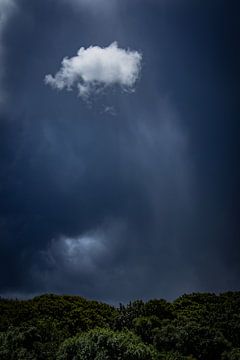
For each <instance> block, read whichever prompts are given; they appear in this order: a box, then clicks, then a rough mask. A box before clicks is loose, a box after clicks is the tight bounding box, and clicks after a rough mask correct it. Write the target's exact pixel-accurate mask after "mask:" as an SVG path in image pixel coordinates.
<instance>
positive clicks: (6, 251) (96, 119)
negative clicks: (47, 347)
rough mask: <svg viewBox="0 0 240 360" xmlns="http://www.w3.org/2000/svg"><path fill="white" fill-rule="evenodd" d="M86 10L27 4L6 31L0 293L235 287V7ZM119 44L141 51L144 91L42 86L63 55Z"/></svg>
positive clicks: (149, 4)
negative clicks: (93, 92)
mask: <svg viewBox="0 0 240 360" xmlns="http://www.w3.org/2000/svg"><path fill="white" fill-rule="evenodd" d="M99 2H100V0H99ZM76 3H77V1H76V2H75V3H74V4H73V2H72V4H71V5H70V4H69V3H66V2H64V1H41V2H32V1H30V0H21V1H18V4H17V7H18V11H17V12H16V13H15V14H12V16H11V17H10V18H9V19H8V21H7V23H6V25H4V28H5V30H4V34H3V37H2V40H1V42H2V44H3V46H4V63H5V68H4V79H3V81H2V82H1V88H2V89H3V90H4V91H5V92H6V93H7V94H8V97H7V98H6V100H5V101H4V103H2V104H1V109H0V161H1V170H0V198H1V203H0V231H1V241H0V254H1V255H0V256H1V261H0V273H1V276H0V293H1V294H8V295H15V294H17V295H19V296H31V295H32V294H34V293H41V292H58V293H75V294H81V295H85V296H89V297H92V298H97V299H101V300H107V301H111V302H118V301H127V300H129V299H131V298H139V297H141V298H150V297H167V298H173V297H176V296H178V295H180V294H181V293H183V292H189V291H222V290H227V289H237V288H238V287H239V272H240V271H239V270H240V269H239V256H238V254H239V253H240V252H239V243H238V236H239V232H238V227H237V202H236V200H235V199H236V194H237V183H238V179H239V177H238V174H237V158H236V156H235V154H236V150H237V136H236V134H237V132H236V129H237V122H236V105H237V102H236V91H235V90H236V88H235V86H236V84H235V81H234V73H235V69H236V63H235V60H234V51H233V49H234V47H235V48H236V44H237V42H236V41H237V36H236V31H237V28H236V27H235V17H234V14H235V13H236V12H235V11H234V9H233V8H232V9H230V8H229V7H228V6H227V5H226V4H225V3H224V2H223V1H220V2H219V1H218V2H214V6H213V5H209V4H207V3H206V4H196V5H193V4H192V2H190V1H182V2H181V6H179V5H178V4H177V3H175V2H171V3H165V2H158V1H144V0H142V1H141V0H139V1H131V3H129V2H127V1H122V2H121V3H120V2H115V5H114V9H113V8H111V9H108V10H107V8H106V7H103V6H100V7H98V6H97V4H95V5H96V6H93V7H91V9H90V8H89V7H88V8H86V6H85V4H83V3H84V2H83V1H82V2H81V4H80V2H79V3H78V4H77V8H76ZM105 5H106V4H105ZM223 23H224V24H225V25H224V29H223V27H222V24H223ZM115 40H116V41H117V42H118V44H119V46H120V47H121V48H123V49H127V48H130V49H135V50H136V51H138V52H141V53H142V54H143V62H142V72H141V79H140V80H139V82H138V84H137V86H136V91H135V93H124V92H121V91H120V92H119V91H116V89H114V88H112V89H111V91H108V92H105V93H103V94H101V97H98V96H96V97H95V98H94V100H93V101H92V103H91V104H84V103H83V102H80V101H79V100H78V99H77V97H75V96H72V94H71V93H68V92H67V93H65V92H54V91H52V89H51V88H49V87H46V86H45V84H44V82H43V79H44V76H45V75H46V74H48V73H51V74H54V73H55V72H56V69H58V67H59V61H60V60H61V59H62V58H63V57H64V56H66V54H68V56H69V57H72V56H74V54H75V53H76V49H78V48H79V46H83V47H85V48H88V47H89V46H90V45H98V46H100V47H106V46H108V45H109V44H110V43H112V42H113V41H115ZM106 109H113V111H106ZM113 115H114V116H113ZM234 201H235V202H234Z"/></svg>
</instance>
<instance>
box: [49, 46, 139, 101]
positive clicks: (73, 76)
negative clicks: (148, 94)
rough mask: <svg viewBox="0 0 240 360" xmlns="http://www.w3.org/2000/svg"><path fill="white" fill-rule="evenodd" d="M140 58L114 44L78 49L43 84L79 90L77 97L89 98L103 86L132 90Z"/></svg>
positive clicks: (137, 75) (135, 52) (60, 88)
mask: <svg viewBox="0 0 240 360" xmlns="http://www.w3.org/2000/svg"><path fill="white" fill-rule="evenodd" d="M141 60H142V55H141V54H140V53H139V52H138V51H131V50H125V49H121V48H119V47H118V44H117V42H113V43H112V44H111V45H109V46H108V47H105V48H104V47H100V46H90V47H89V48H87V49H85V48H84V47H81V48H80V49H79V50H78V52H77V55H76V56H74V57H72V58H68V57H65V58H64V59H63V61H62V66H61V68H60V70H59V71H58V72H57V73H56V74H55V76H52V75H50V74H49V75H46V76H45V83H46V84H48V85H50V86H52V87H53V88H55V89H58V90H63V89H64V88H66V89H67V90H72V89H73V88H75V87H76V88H77V89H78V93H79V96H81V97H82V98H88V97H89V96H90V95H91V94H94V93H96V92H99V91H101V89H102V88H104V87H109V86H112V85H119V86H120V87H121V88H123V89H126V90H133V87H134V85H135V83H136V81H137V79H138V77H139V73H140V69H141Z"/></svg>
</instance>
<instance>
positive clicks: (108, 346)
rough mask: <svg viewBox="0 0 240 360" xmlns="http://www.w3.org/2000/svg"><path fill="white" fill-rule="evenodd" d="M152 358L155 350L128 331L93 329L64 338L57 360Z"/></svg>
mask: <svg viewBox="0 0 240 360" xmlns="http://www.w3.org/2000/svg"><path fill="white" fill-rule="evenodd" d="M72 359H78V360H119V359H121V360H154V359H157V354H156V352H155V351H154V350H153V349H152V348H151V347H149V346H147V345H145V344H143V343H142V342H141V340H140V339H139V338H138V337H137V336H136V335H134V334H133V333H131V332H129V331H124V332H123V331H122V332H114V331H112V330H109V329H94V330H91V331H89V332H86V333H82V334H80V335H79V336H76V337H74V338H72V339H68V340H66V341H65V342H64V343H63V344H62V346H60V348H59V351H58V354H57V360H72Z"/></svg>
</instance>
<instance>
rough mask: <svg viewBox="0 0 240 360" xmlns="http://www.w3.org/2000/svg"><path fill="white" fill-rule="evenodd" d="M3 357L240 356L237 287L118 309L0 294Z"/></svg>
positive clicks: (147, 359)
mask: <svg viewBox="0 0 240 360" xmlns="http://www.w3.org/2000/svg"><path fill="white" fill-rule="evenodd" d="M0 359H1V360H15V359H22V360H33V359H39V360H50V359H57V360H120V359H122V360H161V359H162V360H165V359H166V360H184V359H185V360H193V359H199V360H218V359H219V360H239V359H240V292H228V293H223V294H220V295H215V294H208V293H203V294H201V293H195V294H191V295H183V296H181V297H180V298H178V299H177V300H175V301H173V302H172V303H170V302H167V301H165V300H163V299H160V300H150V301H147V302H143V301H141V300H137V301H134V302H130V303H129V304H128V305H125V306H124V305H122V304H120V306H119V307H113V306H110V305H107V304H104V303H100V302H97V301H89V300H86V299H84V298H82V297H79V296H57V295H42V296H38V297H35V298H33V299H31V300H25V301H22V300H7V299H3V298H0Z"/></svg>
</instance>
